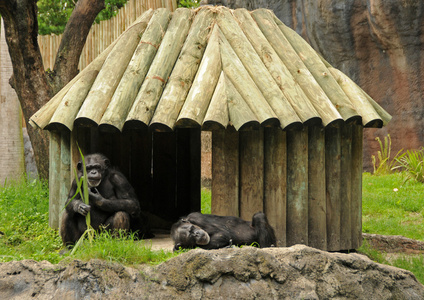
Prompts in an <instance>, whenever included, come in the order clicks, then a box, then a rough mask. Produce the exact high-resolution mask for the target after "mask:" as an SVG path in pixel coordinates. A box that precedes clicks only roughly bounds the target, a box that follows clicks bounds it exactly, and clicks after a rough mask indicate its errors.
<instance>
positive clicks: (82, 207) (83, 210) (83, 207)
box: [77, 202, 91, 216]
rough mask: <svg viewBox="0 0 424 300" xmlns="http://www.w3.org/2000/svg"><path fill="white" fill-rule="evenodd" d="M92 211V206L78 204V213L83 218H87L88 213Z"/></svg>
mask: <svg viewBox="0 0 424 300" xmlns="http://www.w3.org/2000/svg"><path fill="white" fill-rule="evenodd" d="M90 209H91V206H90V205H88V204H85V203H83V202H81V203H79V204H78V207H77V212H78V213H79V214H81V215H83V216H86V215H87V214H88V212H89V211H90Z"/></svg>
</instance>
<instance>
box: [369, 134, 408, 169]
mask: <svg viewBox="0 0 424 300" xmlns="http://www.w3.org/2000/svg"><path fill="white" fill-rule="evenodd" d="M375 140H376V141H378V143H379V144H380V151H378V152H377V157H375V155H372V156H371V159H372V164H373V167H374V172H373V174H374V175H388V174H390V173H392V171H393V169H394V168H395V167H396V163H397V160H396V158H397V157H399V155H400V153H401V152H402V150H403V149H401V150H399V152H398V153H397V154H396V155H395V156H394V157H393V158H391V151H392V139H391V138H390V134H388V135H387V136H385V137H384V144H383V142H382V141H381V139H380V138H379V137H376V138H375Z"/></svg>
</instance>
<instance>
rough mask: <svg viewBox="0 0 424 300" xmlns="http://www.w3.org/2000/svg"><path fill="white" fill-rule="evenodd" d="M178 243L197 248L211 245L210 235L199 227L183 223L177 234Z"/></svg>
mask: <svg viewBox="0 0 424 300" xmlns="http://www.w3.org/2000/svg"><path fill="white" fill-rule="evenodd" d="M176 236H177V242H178V243H179V244H181V245H184V246H192V247H193V246H196V245H207V244H209V241H210V237H209V234H208V233H207V232H206V231H204V230H203V229H202V228H200V227H199V226H196V225H193V224H191V223H190V222H186V223H182V224H181V225H180V226H179V227H178V229H177V232H176Z"/></svg>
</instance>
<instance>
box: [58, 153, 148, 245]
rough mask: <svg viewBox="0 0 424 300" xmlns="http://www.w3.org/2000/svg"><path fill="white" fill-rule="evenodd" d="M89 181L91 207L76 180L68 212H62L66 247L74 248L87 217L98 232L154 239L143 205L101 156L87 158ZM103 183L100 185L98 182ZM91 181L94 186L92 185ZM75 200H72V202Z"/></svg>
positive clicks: (69, 196)
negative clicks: (121, 232)
mask: <svg viewBox="0 0 424 300" xmlns="http://www.w3.org/2000/svg"><path fill="white" fill-rule="evenodd" d="M85 165H86V170H87V179H88V182H89V203H90V204H89V205H87V204H85V203H84V202H83V201H82V199H81V196H80V195H79V194H78V195H77V196H76V197H75V198H74V199H72V197H73V196H74V195H75V192H76V190H77V184H76V182H75V180H74V181H73V182H72V186H71V188H70V190H69V194H68V200H67V201H66V203H67V205H66V209H65V211H64V213H63V217H62V224H61V228H60V235H61V237H62V241H63V243H64V245H73V244H74V243H75V242H76V241H78V239H79V238H80V237H81V235H82V234H83V233H84V231H85V230H86V229H87V226H86V220H85V216H86V215H87V213H88V212H90V215H91V226H92V227H93V228H94V229H95V230H99V229H100V228H101V227H106V228H107V229H109V230H115V229H123V230H130V229H132V230H134V231H135V230H138V231H139V234H140V237H141V235H144V237H145V238H149V237H151V236H152V235H151V233H150V231H149V230H148V227H147V225H146V224H145V220H144V219H143V217H142V215H141V211H140V204H139V202H138V199H137V196H136V194H135V191H134V189H133V187H132V186H131V184H130V183H129V182H128V180H127V179H126V178H125V176H124V175H123V174H122V173H121V172H119V171H118V170H116V169H114V168H113V167H111V165H110V161H109V159H107V158H106V157H105V156H104V155H102V154H98V153H96V154H90V155H87V156H85ZM82 166H83V165H82V162H81V161H80V162H79V163H78V165H77V169H78V179H80V178H81V176H83V167H82ZM99 181H100V183H99ZM90 182H91V185H90ZM71 199H72V200H71Z"/></svg>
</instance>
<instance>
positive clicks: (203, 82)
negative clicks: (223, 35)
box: [176, 25, 222, 127]
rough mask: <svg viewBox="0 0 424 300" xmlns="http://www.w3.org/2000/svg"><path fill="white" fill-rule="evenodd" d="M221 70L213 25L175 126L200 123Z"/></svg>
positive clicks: (217, 31) (216, 29)
mask: <svg viewBox="0 0 424 300" xmlns="http://www.w3.org/2000/svg"><path fill="white" fill-rule="evenodd" d="M221 70H222V67H221V55H220V51H219V29H218V26H216V25H215V26H213V30H212V33H211V36H210V38H209V41H208V45H207V47H206V50H205V52H204V54H203V58H202V61H201V63H200V66H199V69H198V71H197V74H196V77H195V78H194V81H193V84H192V86H191V88H190V91H189V92H188V94H187V97H186V99H185V103H184V105H183V107H182V108H181V112H180V114H179V116H178V119H177V122H176V125H177V126H188V127H192V126H198V125H200V124H202V122H203V121H204V117H205V114H206V111H207V109H208V106H209V103H210V101H211V98H212V95H213V93H214V90H215V87H216V85H217V83H218V78H219V74H220V72H221Z"/></svg>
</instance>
